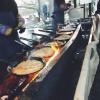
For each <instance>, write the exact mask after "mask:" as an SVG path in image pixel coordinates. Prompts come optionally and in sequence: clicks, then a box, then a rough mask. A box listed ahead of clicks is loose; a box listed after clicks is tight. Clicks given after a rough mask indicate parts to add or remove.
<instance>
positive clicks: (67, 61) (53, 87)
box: [21, 33, 87, 100]
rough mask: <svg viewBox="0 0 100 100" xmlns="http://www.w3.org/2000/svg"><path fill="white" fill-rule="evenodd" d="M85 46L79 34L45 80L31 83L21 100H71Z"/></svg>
mask: <svg viewBox="0 0 100 100" xmlns="http://www.w3.org/2000/svg"><path fill="white" fill-rule="evenodd" d="M80 41H81V42H80ZM86 44H87V41H85V42H84V41H83V39H82V37H81V33H80V35H79V36H78V38H77V39H76V41H75V42H74V43H73V45H71V47H70V48H69V49H68V50H67V51H66V52H65V53H64V54H63V55H62V57H61V58H60V59H59V61H58V62H57V63H56V64H55V66H54V67H53V68H52V70H51V71H50V72H49V73H48V75H47V76H46V78H45V79H44V80H43V81H42V82H40V83H38V84H35V83H32V84H31V85H30V86H29V88H28V89H27V91H26V92H25V93H24V94H23V95H21V100H73V97H74V93H75V89H76V85H77V82H78V78H79V75H80V70H81V66H82V61H83V58H84V52H83V51H84V49H85V47H86ZM80 51H82V52H80ZM77 52H78V53H80V54H79V55H77V54H78V53H77ZM26 98H27V99H26Z"/></svg>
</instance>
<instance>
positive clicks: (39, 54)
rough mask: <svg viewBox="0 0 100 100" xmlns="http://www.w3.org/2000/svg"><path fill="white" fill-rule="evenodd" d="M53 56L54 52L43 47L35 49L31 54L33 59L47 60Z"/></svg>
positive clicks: (49, 48)
mask: <svg viewBox="0 0 100 100" xmlns="http://www.w3.org/2000/svg"><path fill="white" fill-rule="evenodd" d="M53 54H54V50H53V49H52V48H51V47H43V48H41V49H37V50H36V51H34V52H32V53H31V56H33V57H40V58H47V57H51V56H53Z"/></svg>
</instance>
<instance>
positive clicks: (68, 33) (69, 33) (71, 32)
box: [57, 31, 73, 35]
mask: <svg viewBox="0 0 100 100" xmlns="http://www.w3.org/2000/svg"><path fill="white" fill-rule="evenodd" d="M57 34H67V35H71V34H73V31H69V32H63V31H62V32H59V33H57Z"/></svg>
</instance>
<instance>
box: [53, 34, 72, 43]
mask: <svg viewBox="0 0 100 100" xmlns="http://www.w3.org/2000/svg"><path fill="white" fill-rule="evenodd" d="M70 38H71V35H65V34H62V35H60V36H58V37H56V38H54V40H59V41H60V40H69V39H70Z"/></svg>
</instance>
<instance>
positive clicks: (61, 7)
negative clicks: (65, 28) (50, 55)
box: [52, 0, 71, 33]
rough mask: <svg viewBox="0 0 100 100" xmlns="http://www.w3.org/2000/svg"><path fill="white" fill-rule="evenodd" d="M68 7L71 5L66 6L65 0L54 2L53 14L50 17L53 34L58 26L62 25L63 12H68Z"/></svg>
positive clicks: (55, 0)
mask: <svg viewBox="0 0 100 100" xmlns="http://www.w3.org/2000/svg"><path fill="white" fill-rule="evenodd" d="M70 6H71V4H70V3H68V4H66V3H65V0H54V12H53V16H52V17H53V21H52V27H53V32H54V33H56V30H57V26H58V24H64V11H65V10H68V9H69V7H70Z"/></svg>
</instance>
